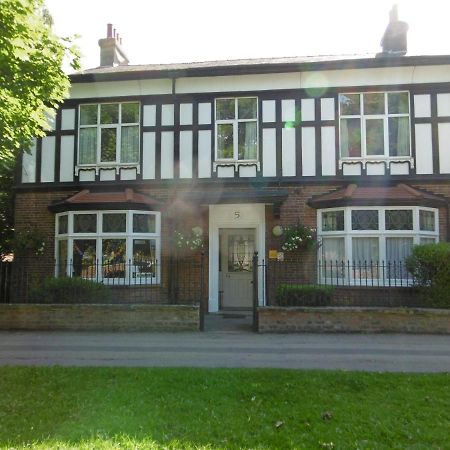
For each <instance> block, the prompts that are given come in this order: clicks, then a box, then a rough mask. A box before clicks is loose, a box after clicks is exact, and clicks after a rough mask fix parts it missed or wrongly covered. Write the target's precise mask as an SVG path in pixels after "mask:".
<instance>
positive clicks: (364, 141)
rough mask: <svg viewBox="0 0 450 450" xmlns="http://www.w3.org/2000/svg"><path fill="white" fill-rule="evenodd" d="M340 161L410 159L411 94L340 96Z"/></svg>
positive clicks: (389, 93) (391, 93) (353, 94)
mask: <svg viewBox="0 0 450 450" xmlns="http://www.w3.org/2000/svg"><path fill="white" fill-rule="evenodd" d="M339 118H340V119H339V120H340V124H339V125H340V154H341V158H361V159H379V158H397V157H402V158H405V157H409V156H410V154H411V151H410V147H411V145H410V120H409V93H408V92H366V93H346V94H339Z"/></svg>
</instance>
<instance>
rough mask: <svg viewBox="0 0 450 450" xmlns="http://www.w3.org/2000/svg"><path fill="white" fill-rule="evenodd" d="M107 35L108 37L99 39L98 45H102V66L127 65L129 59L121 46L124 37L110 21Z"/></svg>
mask: <svg viewBox="0 0 450 450" xmlns="http://www.w3.org/2000/svg"><path fill="white" fill-rule="evenodd" d="M106 36H107V37H106V38H103V39H100V40H99V41H98V45H99V46H100V66H102V67H105V66H111V67H113V66H123V65H127V64H128V63H129V60H128V57H127V55H126V54H125V52H124V51H123V50H122V48H121V44H122V38H121V37H120V36H119V33H117V30H116V29H115V28H113V26H112V24H110V23H108V24H107V28H106Z"/></svg>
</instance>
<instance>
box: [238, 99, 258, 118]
mask: <svg viewBox="0 0 450 450" xmlns="http://www.w3.org/2000/svg"><path fill="white" fill-rule="evenodd" d="M256 114H257V101H256V98H240V99H238V118H239V119H256Z"/></svg>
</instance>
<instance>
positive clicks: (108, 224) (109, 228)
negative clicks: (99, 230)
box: [103, 213, 127, 233]
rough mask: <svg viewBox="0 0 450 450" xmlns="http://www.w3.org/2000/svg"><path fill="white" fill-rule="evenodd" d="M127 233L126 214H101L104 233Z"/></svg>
mask: <svg viewBox="0 0 450 450" xmlns="http://www.w3.org/2000/svg"><path fill="white" fill-rule="evenodd" d="M126 231H127V215H126V214H115V213H111V214H109V213H108V214H103V232H104V233H125V232H126Z"/></svg>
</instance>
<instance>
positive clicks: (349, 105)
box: [339, 94, 361, 116]
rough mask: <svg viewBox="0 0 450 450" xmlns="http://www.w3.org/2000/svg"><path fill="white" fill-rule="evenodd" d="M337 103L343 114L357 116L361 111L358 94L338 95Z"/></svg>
mask: <svg viewBox="0 0 450 450" xmlns="http://www.w3.org/2000/svg"><path fill="white" fill-rule="evenodd" d="M339 105H340V108H341V115H343V116H357V115H359V114H360V113H361V106H360V96H359V94H341V95H339Z"/></svg>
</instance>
